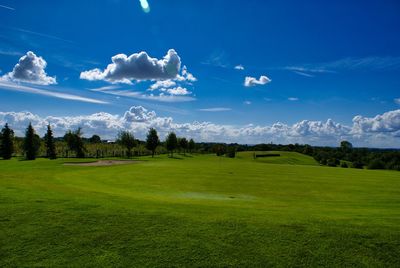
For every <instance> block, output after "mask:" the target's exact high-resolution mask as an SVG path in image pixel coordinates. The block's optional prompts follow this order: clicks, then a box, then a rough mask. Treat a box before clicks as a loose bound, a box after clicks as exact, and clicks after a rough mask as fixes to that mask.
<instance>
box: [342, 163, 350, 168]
mask: <svg viewBox="0 0 400 268" xmlns="http://www.w3.org/2000/svg"><path fill="white" fill-rule="evenodd" d="M340 166H341V167H342V168H348V167H349V166H348V165H347V163H346V162H342V164H340Z"/></svg>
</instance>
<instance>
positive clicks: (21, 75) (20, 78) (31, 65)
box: [0, 51, 57, 85]
mask: <svg viewBox="0 0 400 268" xmlns="http://www.w3.org/2000/svg"><path fill="white" fill-rule="evenodd" d="M46 66H47V62H46V61H45V60H44V59H43V58H42V57H39V56H36V55H35V53H33V52H32V51H28V52H27V53H26V55H24V56H22V57H21V58H20V59H19V61H18V63H17V64H16V65H15V66H14V69H13V70H12V71H11V72H9V73H7V74H5V75H3V76H2V77H1V78H0V79H1V80H2V81H9V82H26V83H31V84H37V85H51V84H57V81H56V78H55V77H51V76H48V75H47V73H46V72H45V68H46Z"/></svg>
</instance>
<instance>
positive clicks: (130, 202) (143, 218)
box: [0, 156, 400, 267]
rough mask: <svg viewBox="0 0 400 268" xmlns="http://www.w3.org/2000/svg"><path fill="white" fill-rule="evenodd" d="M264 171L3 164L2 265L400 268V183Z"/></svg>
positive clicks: (187, 164) (278, 167)
mask: <svg viewBox="0 0 400 268" xmlns="http://www.w3.org/2000/svg"><path fill="white" fill-rule="evenodd" d="M257 162H258V161H257ZM257 162H255V161H253V160H250V158H248V157H245V156H242V157H240V156H239V158H237V159H228V158H217V157H215V156H195V157H186V158H184V159H182V160H179V159H167V158H165V157H159V158H156V159H154V160H150V161H145V162H143V163H140V164H133V165H125V166H113V167H73V166H62V165H61V163H62V160H56V161H49V160H43V159H39V160H37V161H33V162H27V161H17V160H12V161H0V170H1V174H0V266H7V265H8V266H19V267H21V266H32V265H39V266H66V265H73V266H83V265H84V264H85V265H86V266H93V267H96V266H97V267H98V266H119V265H120V266H133V265H136V266H150V267H155V266H160V267H165V266H179V265H180V266H194V265H195V266H251V267H254V266H266V265H276V266H306V267H309V266H317V265H319V266H345V265H346V266H366V265H370V266H384V267H390V266H392V267H395V266H397V267H398V266H399V265H400V227H399V226H400V173H399V172H391V171H371V170H356V169H341V168H329V167H319V166H312V165H308V166H306V165H303V166H300V165H287V164H275V165H264V164H263V165H260V164H259V163H257Z"/></svg>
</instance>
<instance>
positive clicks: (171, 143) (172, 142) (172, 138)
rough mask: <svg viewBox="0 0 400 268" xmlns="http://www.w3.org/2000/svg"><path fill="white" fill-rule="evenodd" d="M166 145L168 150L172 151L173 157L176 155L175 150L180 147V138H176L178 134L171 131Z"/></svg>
mask: <svg viewBox="0 0 400 268" xmlns="http://www.w3.org/2000/svg"><path fill="white" fill-rule="evenodd" d="M165 146H166V147H167V150H168V151H169V152H170V153H171V157H173V156H174V150H175V149H176V148H177V147H178V139H177V138H176V134H175V133H174V132H171V133H169V134H168V136H167V138H166V140H165Z"/></svg>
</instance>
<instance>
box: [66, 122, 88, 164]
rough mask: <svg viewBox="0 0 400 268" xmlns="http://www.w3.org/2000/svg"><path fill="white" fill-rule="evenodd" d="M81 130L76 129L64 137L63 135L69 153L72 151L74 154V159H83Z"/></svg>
mask: <svg viewBox="0 0 400 268" xmlns="http://www.w3.org/2000/svg"><path fill="white" fill-rule="evenodd" d="M82 134H83V133H82V130H81V128H78V129H77V130H75V131H71V130H69V131H68V132H67V133H66V134H65V135H64V140H65V142H66V143H67V145H68V148H69V149H70V150H71V151H74V152H75V153H76V157H78V158H84V157H85V151H86V148H85V144H84V143H83V140H82Z"/></svg>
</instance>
